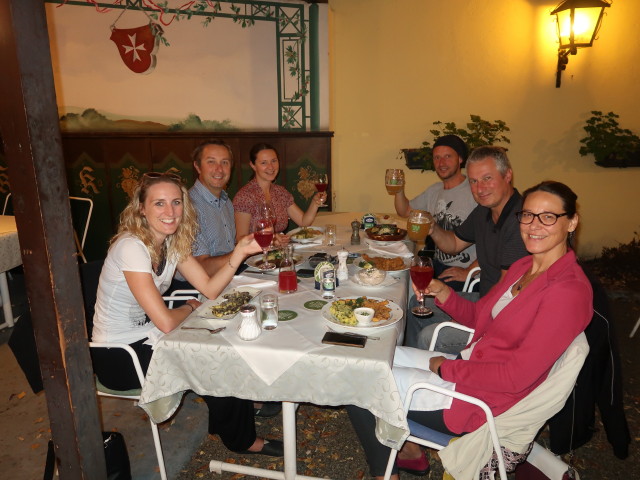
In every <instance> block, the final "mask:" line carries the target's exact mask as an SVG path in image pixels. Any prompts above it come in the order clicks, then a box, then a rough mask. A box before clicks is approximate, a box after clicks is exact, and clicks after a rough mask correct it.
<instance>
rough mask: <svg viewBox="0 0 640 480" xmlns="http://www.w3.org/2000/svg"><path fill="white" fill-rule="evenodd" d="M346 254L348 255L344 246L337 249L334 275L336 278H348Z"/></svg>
mask: <svg viewBox="0 0 640 480" xmlns="http://www.w3.org/2000/svg"><path fill="white" fill-rule="evenodd" d="M348 256H349V252H347V251H346V250H345V249H344V248H343V249H341V250H340V251H338V272H337V275H336V276H337V277H338V280H348V279H349V270H347V257H348Z"/></svg>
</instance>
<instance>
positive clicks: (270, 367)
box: [221, 322, 318, 385]
mask: <svg viewBox="0 0 640 480" xmlns="http://www.w3.org/2000/svg"><path fill="white" fill-rule="evenodd" d="M239 324H240V322H234V324H233V325H232V326H230V327H229V328H227V329H226V330H224V331H223V332H221V334H222V336H223V337H224V339H225V340H226V341H227V342H229V343H230V344H231V345H232V346H233V347H234V348H235V349H236V351H237V352H238V354H239V355H240V356H241V357H242V359H243V360H244V361H245V362H247V364H248V365H249V367H251V369H252V370H253V372H254V373H255V374H256V375H257V376H258V377H260V378H261V379H262V381H263V382H264V383H265V384H267V385H271V384H272V383H273V382H275V381H276V380H277V379H278V378H279V377H280V375H282V374H283V373H284V372H286V371H287V370H288V369H289V368H290V367H291V366H292V365H293V364H295V363H296V362H297V361H298V360H299V359H300V358H302V357H303V356H304V355H306V354H307V352H310V351H311V350H316V349H317V348H318V345H316V344H314V343H313V342H311V341H309V340H307V339H306V338H305V337H304V336H303V335H301V334H300V333H298V332H297V331H296V330H295V329H294V328H292V327H291V326H290V325H287V324H284V323H280V324H279V325H278V328H276V329H275V330H269V331H266V330H263V332H262V334H260V336H259V337H258V338H256V339H255V340H252V341H245V340H242V339H240V337H239V336H238V326H239ZM283 345H295V346H296V348H295V350H294V349H287V348H283V347H282V346H283Z"/></svg>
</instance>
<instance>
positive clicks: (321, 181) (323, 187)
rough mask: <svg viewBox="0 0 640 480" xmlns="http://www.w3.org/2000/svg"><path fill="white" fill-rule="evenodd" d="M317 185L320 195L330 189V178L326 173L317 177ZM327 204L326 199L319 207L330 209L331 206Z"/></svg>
mask: <svg viewBox="0 0 640 480" xmlns="http://www.w3.org/2000/svg"><path fill="white" fill-rule="evenodd" d="M315 185H316V190H318V191H319V192H320V193H324V192H326V191H327V188H328V187H329V176H328V175H327V174H326V173H319V174H318V175H316V179H315ZM325 202H326V198H325V200H324V201H323V202H322V203H321V204H320V205H319V207H328V206H329V205H327V204H326V203H325Z"/></svg>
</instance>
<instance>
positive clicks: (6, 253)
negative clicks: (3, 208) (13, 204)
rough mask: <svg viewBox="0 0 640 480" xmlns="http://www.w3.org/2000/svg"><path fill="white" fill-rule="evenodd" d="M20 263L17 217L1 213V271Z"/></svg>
mask: <svg viewBox="0 0 640 480" xmlns="http://www.w3.org/2000/svg"><path fill="white" fill-rule="evenodd" d="M18 265H22V257H21V256H20V243H19V242H18V230H17V229H16V219H15V217H12V216H10V215H0V272H6V271H7V270H11V269H12V268H15V267H17V266H18Z"/></svg>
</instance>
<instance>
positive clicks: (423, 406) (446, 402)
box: [393, 347, 456, 411]
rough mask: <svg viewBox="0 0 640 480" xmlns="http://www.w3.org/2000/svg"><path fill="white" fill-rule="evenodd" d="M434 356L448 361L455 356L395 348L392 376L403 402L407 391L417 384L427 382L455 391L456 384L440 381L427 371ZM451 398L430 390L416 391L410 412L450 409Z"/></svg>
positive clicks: (407, 348) (436, 376)
mask: <svg viewBox="0 0 640 480" xmlns="http://www.w3.org/2000/svg"><path fill="white" fill-rule="evenodd" d="M435 356H443V357H446V358H448V359H450V360H452V359H454V358H455V355H449V354H446V353H440V352H431V351H427V350H420V349H417V348H409V347H396V354H395V356H394V358H393V376H394V378H395V379H396V385H397V386H398V392H399V393H400V397H401V398H402V401H403V402H404V400H405V398H406V396H407V391H408V390H409V388H411V386H412V385H413V384H415V383H418V382H428V383H432V384H434V385H437V386H439V387H443V388H447V389H449V390H455V389H456V384H455V383H451V382H447V381H446V380H443V379H441V378H440V377H439V376H438V375H436V374H435V373H433V372H432V371H431V370H429V359H430V358H431V357H435ZM452 401H453V398H452V397H448V396H446V395H442V394H440V393H437V392H433V391H431V390H426V389H423V390H417V391H416V392H415V393H414V394H413V398H412V399H411V406H410V410H418V411H432V410H445V409H447V408H451V402H452Z"/></svg>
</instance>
